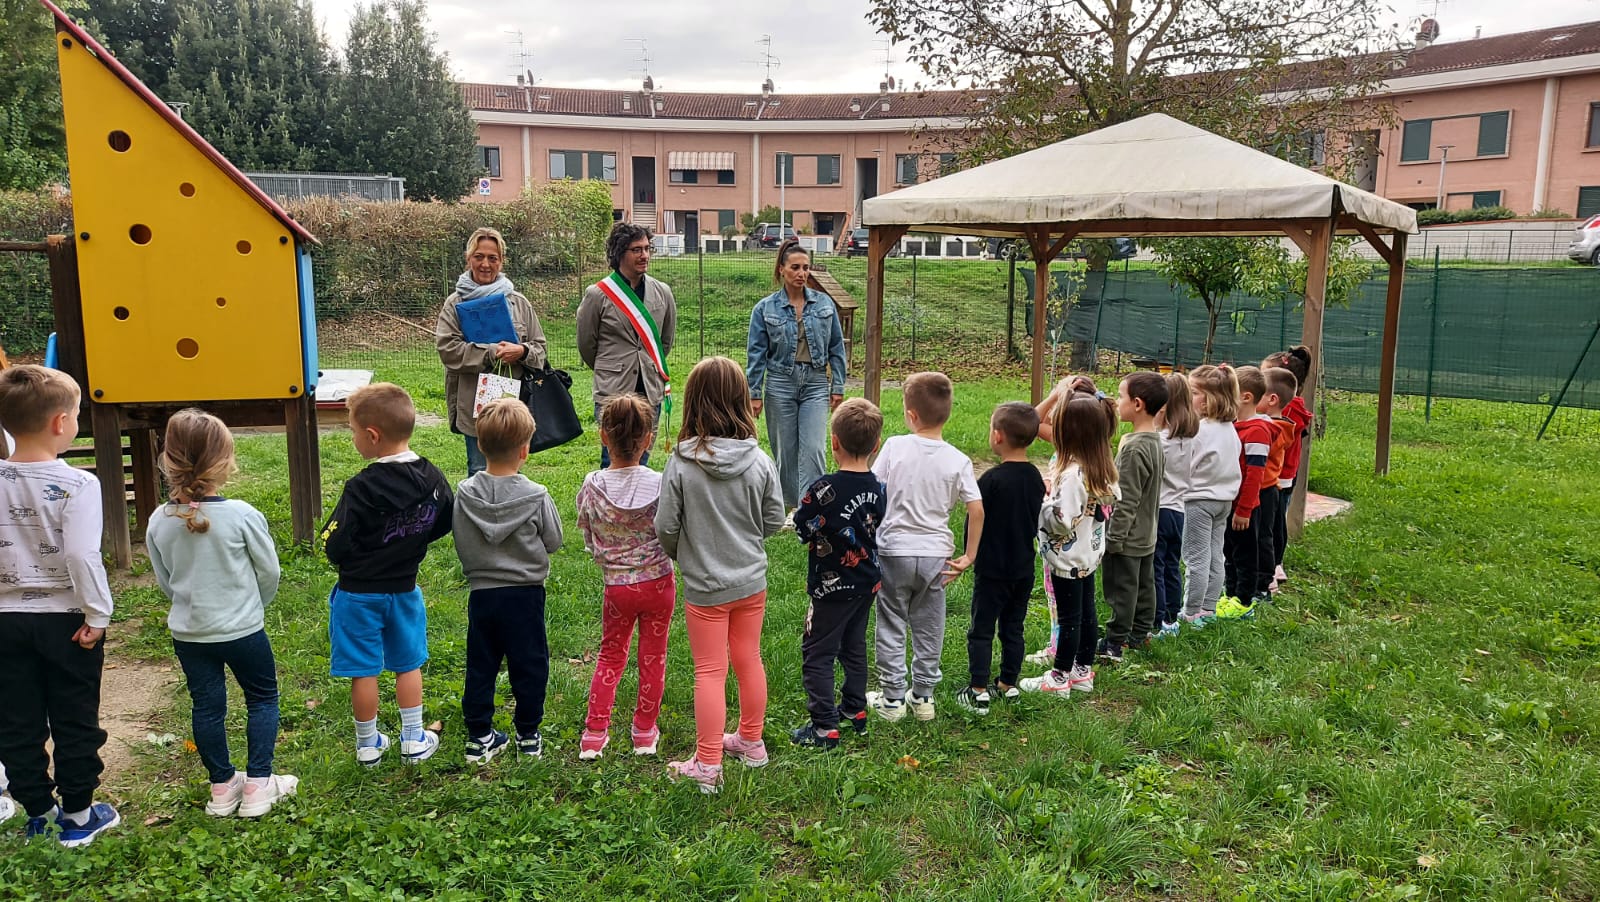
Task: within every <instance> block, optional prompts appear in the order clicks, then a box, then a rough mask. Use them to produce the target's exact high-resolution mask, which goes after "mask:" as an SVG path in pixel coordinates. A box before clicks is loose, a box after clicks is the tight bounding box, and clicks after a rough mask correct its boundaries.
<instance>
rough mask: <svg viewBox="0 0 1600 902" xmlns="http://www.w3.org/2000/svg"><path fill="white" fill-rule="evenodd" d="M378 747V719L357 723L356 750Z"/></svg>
mask: <svg viewBox="0 0 1600 902" xmlns="http://www.w3.org/2000/svg"><path fill="white" fill-rule="evenodd" d="M377 745H378V718H376V717H374V718H372V719H371V720H358V721H356V748H376V747H377Z"/></svg>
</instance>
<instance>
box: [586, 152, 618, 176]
mask: <svg viewBox="0 0 1600 902" xmlns="http://www.w3.org/2000/svg"><path fill="white" fill-rule="evenodd" d="M589 178H592V179H599V180H600V181H602V182H614V181H616V180H617V155H616V154H614V153H606V152H604V151H600V150H591V151H589Z"/></svg>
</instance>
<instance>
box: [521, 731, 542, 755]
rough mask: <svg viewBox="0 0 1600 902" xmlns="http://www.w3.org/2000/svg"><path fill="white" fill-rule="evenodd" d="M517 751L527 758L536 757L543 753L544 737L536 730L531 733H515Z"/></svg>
mask: <svg viewBox="0 0 1600 902" xmlns="http://www.w3.org/2000/svg"><path fill="white" fill-rule="evenodd" d="M517 751H519V752H521V753H522V754H524V755H527V756H528V757H529V758H538V757H540V756H541V755H543V754H544V737H543V736H541V735H539V731H538V730H534V731H533V732H531V733H518V734H517Z"/></svg>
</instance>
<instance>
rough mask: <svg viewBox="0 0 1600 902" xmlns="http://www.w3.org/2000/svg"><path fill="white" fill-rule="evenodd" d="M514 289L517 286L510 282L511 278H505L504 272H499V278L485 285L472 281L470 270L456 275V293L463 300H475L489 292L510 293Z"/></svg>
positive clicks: (487, 294) (486, 295) (484, 296)
mask: <svg viewBox="0 0 1600 902" xmlns="http://www.w3.org/2000/svg"><path fill="white" fill-rule="evenodd" d="M516 290H517V286H515V285H513V284H511V280H510V279H508V278H506V274H505V273H501V274H500V277H499V278H497V279H495V280H494V281H493V282H490V283H489V284H487V285H479V284H478V283H477V282H474V281H473V280H472V273H470V272H463V273H462V274H461V275H459V276H457V277H456V294H457V295H458V296H459V297H460V298H461V300H463V301H475V300H477V299H478V298H486V297H488V296H489V295H491V294H504V295H510V294H511V292H513V291H516Z"/></svg>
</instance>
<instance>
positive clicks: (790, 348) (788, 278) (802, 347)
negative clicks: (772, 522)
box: [745, 238, 845, 509]
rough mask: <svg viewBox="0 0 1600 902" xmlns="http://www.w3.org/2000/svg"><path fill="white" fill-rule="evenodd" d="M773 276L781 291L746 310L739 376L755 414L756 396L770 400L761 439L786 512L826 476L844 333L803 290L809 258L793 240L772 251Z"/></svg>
mask: <svg viewBox="0 0 1600 902" xmlns="http://www.w3.org/2000/svg"><path fill="white" fill-rule="evenodd" d="M774 275H775V276H776V278H777V281H778V284H780V285H782V286H783V287H782V288H780V289H778V290H777V291H775V292H773V293H772V294H770V295H768V296H767V297H765V298H762V299H761V300H760V301H759V302H758V303H757V304H756V306H755V309H754V310H752V311H751V312H750V340H749V343H748V346H747V347H746V351H747V353H748V360H749V363H748V365H747V366H746V369H745V376H746V378H748V379H749V380H750V406H751V408H752V409H753V410H754V411H755V415H756V416H758V417H759V416H761V411H762V408H763V406H764V405H763V403H762V401H763V398H765V400H766V401H767V402H770V403H769V404H768V405H766V409H767V441H768V443H769V444H771V446H772V456H773V458H774V459H776V460H777V463H778V482H779V484H780V485H781V486H782V489H783V503H784V505H785V506H787V507H788V508H791V509H792V508H794V507H796V506H797V505H799V503H800V496H801V495H803V494H804V493H805V491H806V489H808V488H810V487H811V483H813V482H815V481H816V480H817V479H818V477H820V476H822V474H823V473H825V472H826V471H827V463H826V455H825V449H826V447H827V443H828V412H829V411H830V410H832V409H833V408H835V407H838V406H839V402H840V401H842V400H844V370H845V359H844V332H843V330H841V329H840V327H839V311H838V310H836V309H835V308H834V306H833V299H832V298H830V297H828V296H827V295H826V294H823V293H822V292H820V291H815V290H813V289H810V288H807V287H806V279H807V277H809V276H810V275H811V255H810V254H808V253H806V251H805V250H804V249H803V248H801V247H800V242H798V241H796V240H794V239H793V238H791V239H789V240H788V241H785V242H784V243H783V246H782V247H779V248H778V263H777V266H776V267H775V269H774ZM801 325H804V326H805V329H804V330H802V329H801V328H800V326H801Z"/></svg>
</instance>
